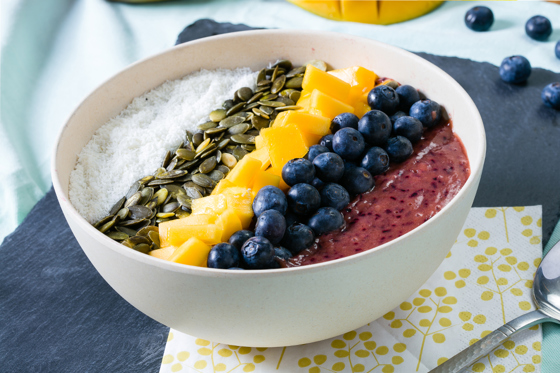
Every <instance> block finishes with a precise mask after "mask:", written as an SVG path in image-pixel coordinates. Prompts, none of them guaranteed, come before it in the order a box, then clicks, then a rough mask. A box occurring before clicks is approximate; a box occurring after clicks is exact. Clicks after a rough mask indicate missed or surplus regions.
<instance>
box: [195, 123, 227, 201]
mask: <svg viewBox="0 0 560 373" xmlns="http://www.w3.org/2000/svg"><path fill="white" fill-rule="evenodd" d="M232 128H233V127H232ZM216 164H217V162H216V157H210V158H207V159H205V160H204V162H202V163H201V164H200V166H199V167H198V169H199V171H200V172H201V173H203V174H207V173H208V172H210V171H212V170H213V169H214V168H215V167H216ZM187 194H188V193H187Z"/></svg>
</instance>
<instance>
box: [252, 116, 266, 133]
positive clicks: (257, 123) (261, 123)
mask: <svg viewBox="0 0 560 373" xmlns="http://www.w3.org/2000/svg"><path fill="white" fill-rule="evenodd" d="M251 125H252V126H253V127H254V128H256V129H257V130H261V129H263V128H267V127H268V126H269V125H270V121H269V120H267V119H265V118H262V117H260V116H258V115H255V116H253V118H251Z"/></svg>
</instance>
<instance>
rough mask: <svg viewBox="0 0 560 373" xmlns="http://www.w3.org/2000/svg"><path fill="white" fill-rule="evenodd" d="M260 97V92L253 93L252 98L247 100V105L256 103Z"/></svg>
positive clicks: (261, 94)
mask: <svg viewBox="0 0 560 373" xmlns="http://www.w3.org/2000/svg"><path fill="white" fill-rule="evenodd" d="M262 96H264V95H263V93H262V92H258V93H255V94H254V95H253V97H251V98H250V99H249V100H247V103H248V104H252V103H253V102H256V101H258V100H259V99H260V98H261V97H262Z"/></svg>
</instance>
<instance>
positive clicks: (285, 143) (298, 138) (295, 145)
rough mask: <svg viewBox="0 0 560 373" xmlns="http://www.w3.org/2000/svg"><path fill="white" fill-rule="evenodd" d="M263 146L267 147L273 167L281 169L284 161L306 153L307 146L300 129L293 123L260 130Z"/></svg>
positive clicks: (300, 156)
mask: <svg viewBox="0 0 560 373" xmlns="http://www.w3.org/2000/svg"><path fill="white" fill-rule="evenodd" d="M261 136H262V137H263V138H264V142H265V147H266V148H267V149H268V154H269V155H270V161H271V163H272V167H273V168H278V169H282V167H284V165H285V164H286V162H288V161H289V160H290V159H294V158H302V157H303V156H304V155H305V154H307V150H308V146H307V145H305V141H304V139H303V136H302V134H301V131H300V130H299V129H298V128H297V127H296V126H295V125H293V124H291V125H287V126H283V127H275V128H269V129H268V131H265V132H264V133H263V131H261Z"/></svg>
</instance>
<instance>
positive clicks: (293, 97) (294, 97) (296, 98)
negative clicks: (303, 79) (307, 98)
mask: <svg viewBox="0 0 560 373" xmlns="http://www.w3.org/2000/svg"><path fill="white" fill-rule="evenodd" d="M300 98H301V92H300V91H293V92H292V93H290V100H292V101H293V102H298V101H299V99H300Z"/></svg>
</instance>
